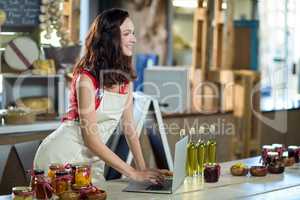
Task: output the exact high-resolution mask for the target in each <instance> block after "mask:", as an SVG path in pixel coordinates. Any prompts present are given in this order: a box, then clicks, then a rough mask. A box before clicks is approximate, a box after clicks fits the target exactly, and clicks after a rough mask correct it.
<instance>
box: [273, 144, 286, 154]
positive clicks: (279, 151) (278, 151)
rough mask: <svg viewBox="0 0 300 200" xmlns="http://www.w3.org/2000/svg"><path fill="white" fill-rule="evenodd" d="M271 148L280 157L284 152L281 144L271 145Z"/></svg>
mask: <svg viewBox="0 0 300 200" xmlns="http://www.w3.org/2000/svg"><path fill="white" fill-rule="evenodd" d="M272 147H273V148H274V151H275V152H277V153H278V155H279V156H280V157H281V156H282V154H283V152H284V148H283V145H282V144H272Z"/></svg>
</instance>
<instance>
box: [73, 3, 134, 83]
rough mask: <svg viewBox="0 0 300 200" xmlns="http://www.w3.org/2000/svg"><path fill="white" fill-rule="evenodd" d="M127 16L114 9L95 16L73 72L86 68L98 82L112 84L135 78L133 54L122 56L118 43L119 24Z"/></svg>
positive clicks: (123, 12) (124, 12)
mask: <svg viewBox="0 0 300 200" xmlns="http://www.w3.org/2000/svg"><path fill="white" fill-rule="evenodd" d="M128 17H129V13H128V12H127V11H125V10H122V9H118V8H113V9H109V10H106V11H103V12H102V13H101V14H100V15H98V16H97V17H96V19H95V20H94V22H93V24H92V25H91V27H90V30H89V32H88V34H87V37H86V40H85V49H84V54H83V56H82V57H81V59H80V60H79V61H78V62H77V64H76V65H75V68H74V72H75V73H78V72H79V71H80V70H81V69H82V68H85V69H87V70H89V71H91V73H92V74H93V75H94V76H95V78H96V79H97V80H98V81H99V83H100V85H101V84H102V86H105V87H111V86H112V85H115V84H120V83H125V82H128V81H132V80H134V79H136V72H135V70H134V68H133V66H132V57H131V56H125V55H124V54H123V52H122V46H121V31H120V26H121V24H122V23H123V22H124V21H125V19H126V18H128Z"/></svg>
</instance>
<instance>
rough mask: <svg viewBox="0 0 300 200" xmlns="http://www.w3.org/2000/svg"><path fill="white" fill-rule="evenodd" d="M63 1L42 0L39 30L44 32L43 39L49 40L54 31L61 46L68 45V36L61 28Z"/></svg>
mask: <svg viewBox="0 0 300 200" xmlns="http://www.w3.org/2000/svg"><path fill="white" fill-rule="evenodd" d="M62 5H63V0H42V5H41V15H40V16H39V19H40V22H41V23H40V28H41V30H42V31H46V34H45V36H44V37H45V38H46V39H51V34H52V33H53V31H54V30H56V35H57V37H59V38H60V40H59V42H60V44H61V46H66V45H68V44H69V42H70V41H69V34H68V32H67V31H66V30H65V29H64V27H63V8H62Z"/></svg>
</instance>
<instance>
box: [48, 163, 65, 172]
mask: <svg viewBox="0 0 300 200" xmlns="http://www.w3.org/2000/svg"><path fill="white" fill-rule="evenodd" d="M62 168H64V167H63V165H62V164H60V163H52V164H50V165H49V169H51V170H57V169H62Z"/></svg>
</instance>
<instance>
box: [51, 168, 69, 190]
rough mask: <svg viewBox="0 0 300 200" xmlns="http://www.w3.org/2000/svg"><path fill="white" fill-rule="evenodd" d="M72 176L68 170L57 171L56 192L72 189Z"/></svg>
mask: <svg viewBox="0 0 300 200" xmlns="http://www.w3.org/2000/svg"><path fill="white" fill-rule="evenodd" d="M71 181H72V177H71V176H70V175H69V173H68V172H67V171H65V170H64V171H58V172H56V173H55V189H54V190H55V194H56V195H60V194H62V193H64V192H66V191H68V190H70V188H71V187H70V186H71Z"/></svg>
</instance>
